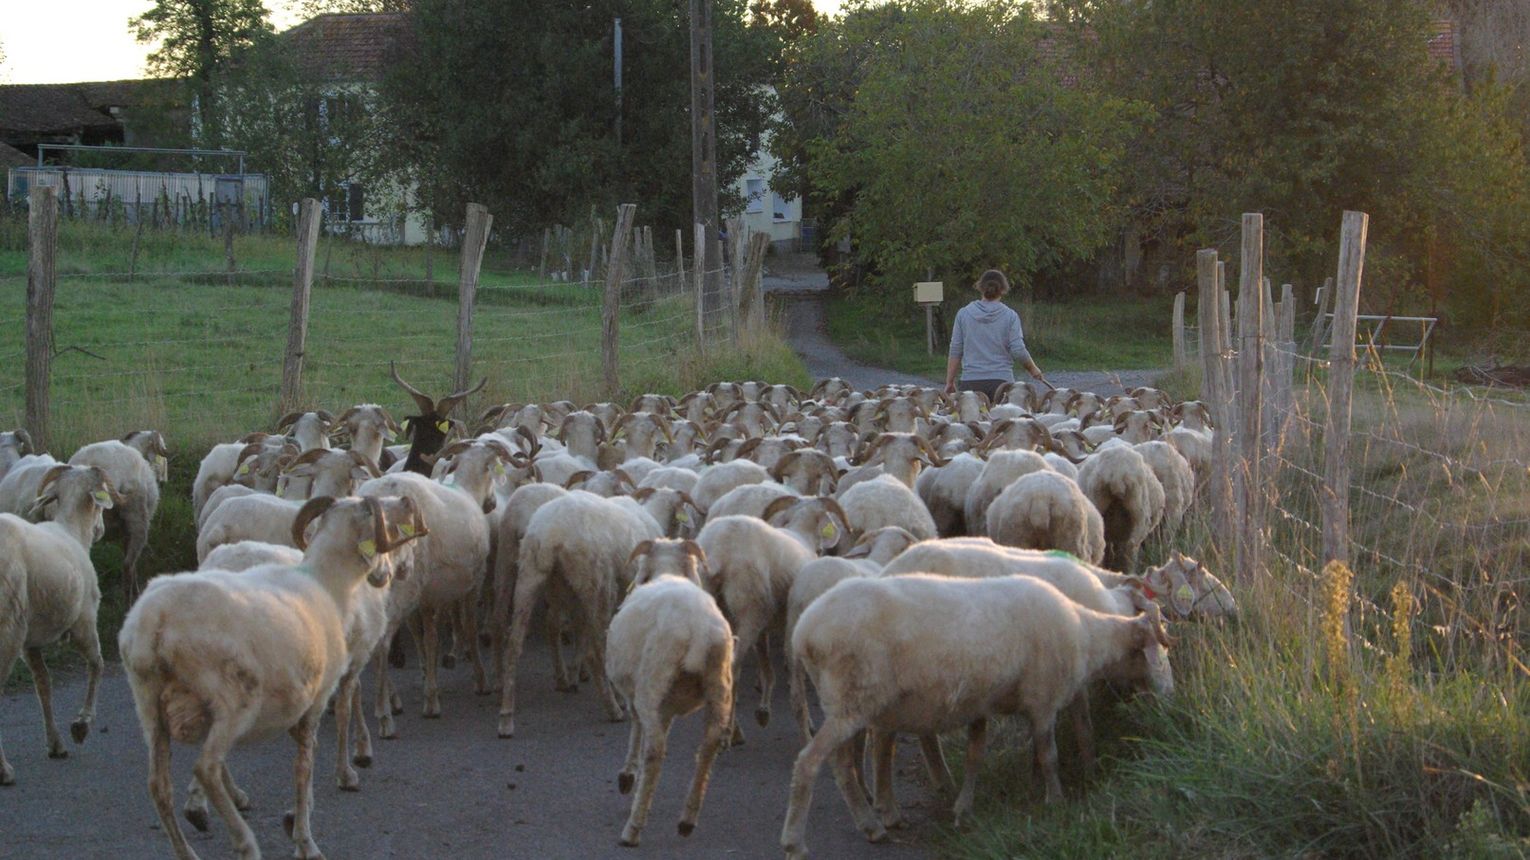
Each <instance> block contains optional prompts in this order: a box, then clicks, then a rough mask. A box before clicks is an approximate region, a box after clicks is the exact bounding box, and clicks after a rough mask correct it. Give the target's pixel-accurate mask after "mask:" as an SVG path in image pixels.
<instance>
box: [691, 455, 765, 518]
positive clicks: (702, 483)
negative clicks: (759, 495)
mask: <svg viewBox="0 0 1530 860" xmlns="http://www.w3.org/2000/svg"><path fill="white" fill-rule="evenodd" d="M769 480H770V472H768V471H766V470H765V467H764V466H761V465H760V464H758V463H754V462H751V461H749V460H730V461H729V462H727V463H719V464H718V465H715V466H708V467H707V469H706V471H704V472H702V473H701V477H700V478H699V479H697V481H696V486H695V487H693V488H692V489H691V491H690V492H691V498H693V499H695V500H696V504H698V505H700V506H701V509H702V510H703V511H709V512H710V511H711V510H712V505H713V503H715V502H716V501H717V500H718V499H720V498H722V497H723V496H724V495H725V494H727V492H728V491H729V490H731V489H733V488H734V487H740V486H743V485H744V484H763V483H765V482H766V481H769Z"/></svg>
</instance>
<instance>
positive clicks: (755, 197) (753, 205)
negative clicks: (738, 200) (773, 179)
mask: <svg viewBox="0 0 1530 860" xmlns="http://www.w3.org/2000/svg"><path fill="white" fill-rule="evenodd" d="M744 190H745V192H746V193H747V194H748V195H749V198H748V200H746V201H745V203H744V211H745V212H747V213H749V214H750V215H754V214H756V213H759V212H764V211H765V180H763V179H746V180H744Z"/></svg>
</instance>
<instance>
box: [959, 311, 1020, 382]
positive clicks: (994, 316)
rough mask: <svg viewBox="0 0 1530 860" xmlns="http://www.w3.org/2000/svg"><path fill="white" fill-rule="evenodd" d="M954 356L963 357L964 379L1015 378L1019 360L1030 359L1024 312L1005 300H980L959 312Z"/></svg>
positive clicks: (1008, 380)
mask: <svg viewBox="0 0 1530 860" xmlns="http://www.w3.org/2000/svg"><path fill="white" fill-rule="evenodd" d="M950 355H951V357H952V358H957V359H961V362H962V379H963V380H969V379H999V380H1003V381H1004V382H1014V381H1015V362H1016V361H1029V360H1030V357H1031V354H1030V351H1029V350H1027V349H1026V348H1025V335H1024V333H1023V332H1022V331H1021V329H1020V315H1019V314H1017V313H1015V311H1014V309H1013V308H1011V307H1009V306H1008V305H1006V304H1004V303H1003V302H990V301H985V300H982V299H979V300H977V301H974V302H972V303H970V304H968V305H967V306H966V307H964V308H962V309H961V310H959V311H957V312H956V325H955V326H954V327H953V328H952V331H951V352H950Z"/></svg>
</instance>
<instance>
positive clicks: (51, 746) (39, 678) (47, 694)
mask: <svg viewBox="0 0 1530 860" xmlns="http://www.w3.org/2000/svg"><path fill="white" fill-rule="evenodd" d="M26 657H27V668H28V669H31V670H32V687H33V689H35V690H36V691H37V704H38V705H39V706H40V707H41V708H42V716H43V731H44V732H45V733H47V736H48V758H68V757H69V750H67V749H64V739H63V738H61V737H59V734H58V724H57V723H55V722H54V721H53V679H52V678H50V677H49V676H48V667H47V665H46V664H44V663H43V654H42V649H41V648H28V649H27V650H26Z"/></svg>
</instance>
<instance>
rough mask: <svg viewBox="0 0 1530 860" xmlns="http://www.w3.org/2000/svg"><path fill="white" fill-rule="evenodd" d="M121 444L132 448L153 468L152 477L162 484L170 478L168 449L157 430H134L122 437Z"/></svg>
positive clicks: (163, 438)
mask: <svg viewBox="0 0 1530 860" xmlns="http://www.w3.org/2000/svg"><path fill="white" fill-rule="evenodd" d="M122 444H124V445H126V446H128V447H129V448H132V449H133V450H134V451H137V452H138V453H139V454H140V455H142V456H143V458H144V460H146V461H148V463H149V465H150V466H153V467H154V477H155V479H156V480H158V481H159V482H160V483H161V484H163V483H164V482H165V481H166V480H167V479H169V477H170V460H169V457H170V449H168V448H166V447H165V437H164V436H161V435H160V433H159V431H158V430H134V431H133V432H131V433H129V434H127V435H126V436H123V437H122Z"/></svg>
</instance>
